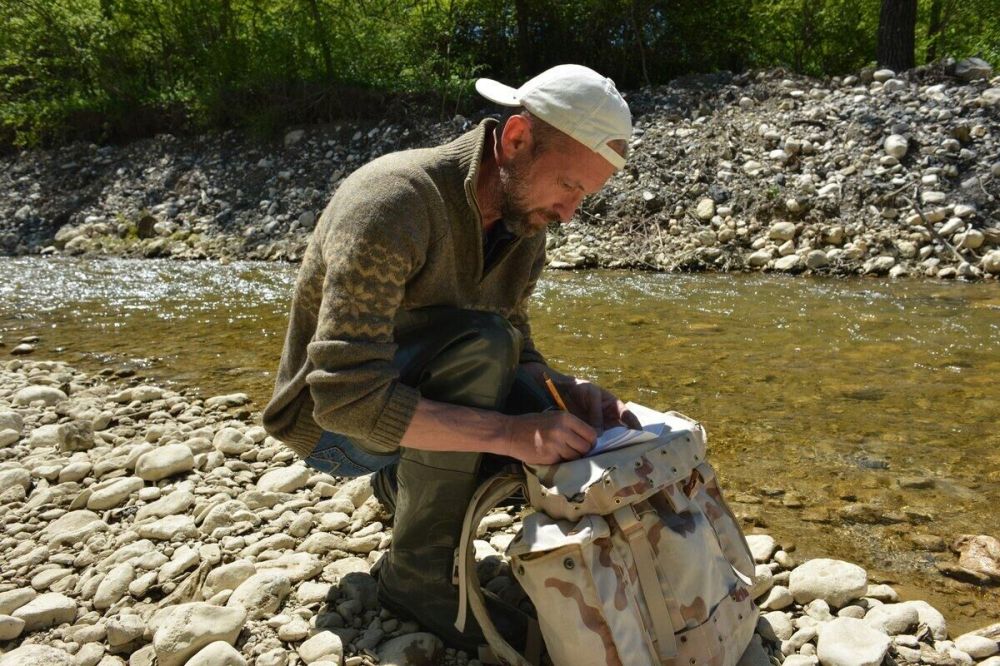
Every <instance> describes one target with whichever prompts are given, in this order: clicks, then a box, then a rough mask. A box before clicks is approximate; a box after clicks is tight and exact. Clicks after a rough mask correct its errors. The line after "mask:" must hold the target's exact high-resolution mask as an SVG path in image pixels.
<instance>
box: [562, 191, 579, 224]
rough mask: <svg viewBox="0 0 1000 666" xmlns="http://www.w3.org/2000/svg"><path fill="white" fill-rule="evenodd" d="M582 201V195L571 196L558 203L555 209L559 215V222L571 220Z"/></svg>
mask: <svg viewBox="0 0 1000 666" xmlns="http://www.w3.org/2000/svg"><path fill="white" fill-rule="evenodd" d="M582 201H583V195H582V194H571V195H569V196H567V197H566V198H565V199H564V200H563V201H561V202H559V206H558V207H557V208H556V212H557V213H559V221H560V222H569V221H570V220H572V219H573V216H574V215H576V211H577V210H578V209H579V208H580V203H581V202H582Z"/></svg>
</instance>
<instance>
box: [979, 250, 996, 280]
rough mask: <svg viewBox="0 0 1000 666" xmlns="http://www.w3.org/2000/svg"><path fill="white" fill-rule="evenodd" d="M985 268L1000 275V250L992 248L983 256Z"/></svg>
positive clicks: (988, 271) (993, 273)
mask: <svg viewBox="0 0 1000 666" xmlns="http://www.w3.org/2000/svg"><path fill="white" fill-rule="evenodd" d="M983 270H984V271H986V272H987V273H989V274H990V275H1000V250H991V251H989V252H987V253H986V254H985V255H984V256H983Z"/></svg>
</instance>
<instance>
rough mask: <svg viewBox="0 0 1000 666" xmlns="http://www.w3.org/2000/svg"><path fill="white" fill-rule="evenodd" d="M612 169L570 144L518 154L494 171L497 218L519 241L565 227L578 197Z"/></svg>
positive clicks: (601, 183) (595, 187) (599, 185)
mask: <svg viewBox="0 0 1000 666" xmlns="http://www.w3.org/2000/svg"><path fill="white" fill-rule="evenodd" d="M614 171H615V169H614V166H612V165H611V163H610V162H608V161H607V160H605V159H604V158H603V157H601V156H600V155H598V154H597V153H595V152H593V151H592V150H590V149H589V148H586V147H584V146H583V145H582V144H580V143H578V142H577V141H574V140H572V139H566V140H564V141H560V142H553V144H552V145H550V146H547V147H546V148H545V149H544V150H543V151H542V152H541V153H539V154H535V155H532V154H531V152H530V151H524V152H523V153H521V154H518V155H516V156H515V157H514V158H513V159H511V160H509V161H508V162H507V164H505V165H501V166H500V185H501V188H502V195H503V197H502V201H501V214H502V216H503V219H504V221H505V222H506V223H507V227H508V228H509V229H510V230H511V231H512V232H513V233H515V234H517V235H519V236H533V235H535V234H537V233H538V232H540V231H542V230H543V229H544V228H545V227H547V226H548V225H549V224H551V223H553V222H568V221H569V220H570V219H571V218H572V217H573V215H574V214H575V213H576V209H577V208H579V206H580V202H581V201H582V200H583V197H585V196H587V195H588V194H593V193H594V192H597V191H598V190H600V189H601V188H602V187H604V183H606V182H607V180H608V178H610V177H611V175H612V174H613V173H614Z"/></svg>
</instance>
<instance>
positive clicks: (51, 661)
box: [0, 645, 76, 666]
mask: <svg viewBox="0 0 1000 666" xmlns="http://www.w3.org/2000/svg"><path fill="white" fill-rule="evenodd" d="M0 666H76V662H75V661H74V659H73V655H71V654H69V653H68V652H65V651H63V650H59V649H57V648H54V647H49V646H48V645H22V646H21V647H19V648H16V649H14V650H11V651H10V652H8V653H6V654H0Z"/></svg>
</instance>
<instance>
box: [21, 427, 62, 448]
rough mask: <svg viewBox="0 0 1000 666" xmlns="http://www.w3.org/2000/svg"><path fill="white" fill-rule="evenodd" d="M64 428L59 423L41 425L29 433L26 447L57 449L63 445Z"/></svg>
mask: <svg viewBox="0 0 1000 666" xmlns="http://www.w3.org/2000/svg"><path fill="white" fill-rule="evenodd" d="M64 436H65V427H64V426H63V424H61V423H49V424H47V425H41V426H38V427H37V428H35V429H34V430H32V431H31V435H30V436H29V437H28V445H29V446H31V447H33V448H36V449H37V448H39V447H42V446H51V447H52V448H54V449H58V448H59V447H60V445H62V443H63V438H64Z"/></svg>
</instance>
